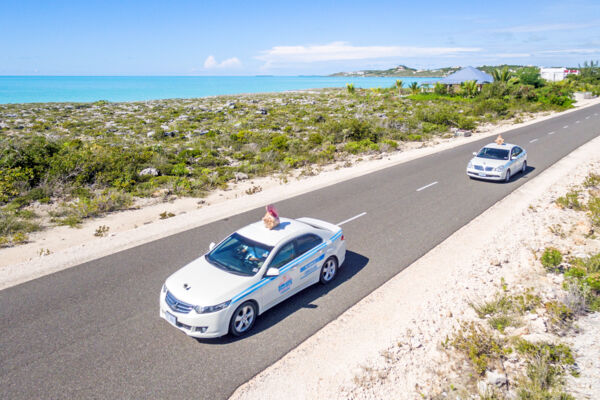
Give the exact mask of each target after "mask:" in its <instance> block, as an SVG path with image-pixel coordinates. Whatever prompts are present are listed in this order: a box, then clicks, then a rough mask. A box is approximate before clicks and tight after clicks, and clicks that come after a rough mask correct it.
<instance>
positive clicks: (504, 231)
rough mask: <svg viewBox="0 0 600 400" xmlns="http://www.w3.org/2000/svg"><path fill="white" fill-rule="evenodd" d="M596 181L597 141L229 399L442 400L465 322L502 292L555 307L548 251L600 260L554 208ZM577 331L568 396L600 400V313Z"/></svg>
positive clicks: (535, 331)
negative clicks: (575, 372)
mask: <svg viewBox="0 0 600 400" xmlns="http://www.w3.org/2000/svg"><path fill="white" fill-rule="evenodd" d="M592 171H593V172H595V173H599V172H600V138H597V139H594V140H593V141H591V142H589V143H588V144H586V145H584V146H582V147H580V148H579V149H577V150H575V151H574V152H572V153H571V154H570V155H568V156H566V157H565V158H563V159H562V160H561V161H559V162H558V163H556V164H555V165H554V166H552V167H551V168H549V169H548V170H546V171H544V172H543V173H542V174H540V176H538V177H536V178H535V179H533V180H532V181H530V182H528V183H527V184H525V185H523V186H521V187H520V188H519V189H517V190H516V191H515V192H513V193H512V194H510V195H509V196H507V197H506V198H505V199H503V200H502V201H500V202H498V203H497V204H496V205H494V206H493V207H491V208H490V209H488V210H487V211H486V212H485V213H483V214H482V215H480V216H479V217H477V218H476V219H474V220H473V221H472V222H470V223H469V224H467V225H466V226H464V227H463V228H461V229H460V230H459V231H457V232H456V233H455V234H453V235H452V236H451V237H449V238H448V239H446V240H445V241H444V242H442V243H441V244H440V245H438V246H437V247H436V248H434V249H432V250H431V251H430V252H429V253H427V254H426V255H425V256H423V257H422V258H421V259H419V260H418V261H416V262H415V263H414V264H412V265H410V266H409V267H408V268H406V269H405V270H403V271H402V272H401V273H399V274H398V275H397V276H396V277H394V278H393V279H391V280H390V281H388V282H387V283H386V284H385V285H383V286H382V287H380V288H379V289H378V290H376V291H375V292H373V293H372V294H370V295H369V296H367V297H366V298H364V299H363V300H362V301H360V302H359V303H358V304H356V305H355V306H354V307H352V308H351V309H349V310H348V311H346V312H345V313H344V314H342V315H341V316H340V317H339V318H337V319H336V320H334V321H332V322H331V323H329V324H328V325H327V326H325V327H324V328H323V329H322V330H321V331H319V332H318V333H316V334H315V335H313V336H312V337H310V338H309V339H307V340H306V341H305V342H303V343H302V344H301V345H299V346H298V347H297V348H296V349H294V350H293V351H291V352H290V353H288V354H287V355H286V356H284V357H283V358H282V359H281V360H280V361H278V362H277V363H275V364H274V365H272V366H271V367H269V368H268V369H266V370H265V371H263V372H261V373H260V374H258V375H257V376H256V377H255V378H253V379H252V380H251V381H249V382H248V383H246V384H245V385H243V386H241V387H240V388H238V390H237V391H236V392H235V393H234V394H233V395H232V397H231V398H232V399H235V400H239V399H277V398H281V397H282V396H285V397H286V398H287V399H313V398H331V399H380V398H396V399H415V398H438V396H441V397H439V398H446V397H447V396H448V395H449V394H448V393H447V391H448V388H451V387H453V386H455V385H456V382H460V381H461V376H459V375H460V372H459V371H460V369H459V368H457V363H456V360H455V359H454V358H453V357H452V355H451V353H449V352H448V351H445V350H444V349H443V348H442V346H441V343H443V342H444V341H446V340H447V338H448V337H450V336H451V335H452V333H453V332H454V331H455V330H456V329H457V328H458V326H459V321H461V320H462V321H465V320H467V321H468V320H474V319H476V314H475V312H474V310H473V308H472V307H471V306H470V305H469V304H470V303H472V302H476V301H480V300H481V299H490V298H491V297H492V295H493V294H494V293H497V292H498V291H500V290H502V288H503V287H509V288H518V289H524V288H527V287H536V288H537V289H539V290H540V291H541V293H542V295H543V297H544V298H545V299H558V298H560V296H562V293H563V292H562V289H561V283H562V277H561V276H558V275H552V274H548V273H547V272H546V271H545V270H544V269H543V267H541V264H540V262H539V260H538V257H539V255H540V254H541V252H542V251H543V249H544V248H545V247H547V246H553V247H557V248H558V249H560V250H561V251H563V254H569V253H571V254H578V253H581V254H591V253H597V252H598V251H600V240H599V239H598V237H597V236H598V235H595V236H594V235H592V236H591V237H590V236H589V235H587V233H588V232H589V224H588V225H586V221H585V217H582V215H581V214H580V213H576V212H570V210H567V211H565V210H562V209H560V208H559V207H558V206H557V205H556V204H555V200H556V198H558V197H559V196H563V195H564V194H565V193H566V192H568V191H569V190H570V188H571V187H572V186H573V185H575V184H578V183H580V182H582V181H583V179H584V178H585V177H586V176H587V175H588V174H589V173H590V172H592ZM490 227H492V228H490ZM557 230H559V231H560V232H566V233H568V234H567V235H559V234H557ZM563 236H564V237H563ZM545 318H546V317H544V316H543V312H541V311H540V315H537V314H533V315H532V316H531V317H530V318H529V319H530V321H529V322H528V323H527V324H526V325H525V327H524V328H521V330H520V331H519V332H513V333H514V334H516V335H521V337H526V338H528V339H529V340H548V341H552V340H555V339H556V337H555V335H552V334H551V332H549V331H548V328H547V323H546V322H547V321H546V320H545ZM577 325H578V327H579V330H578V332H579V334H578V335H575V336H573V335H572V336H569V337H568V341H569V343H570V344H571V347H572V349H573V350H574V352H575V356H576V361H577V363H578V366H579V368H580V377H578V378H572V377H569V379H568V390H569V391H570V392H571V393H573V394H574V395H575V397H576V398H582V399H586V398H589V399H592V398H600V384H599V381H598V376H600V366H599V364H598V360H599V359H600V338H599V337H598V335H597V332H598V330H599V329H600V319H599V318H598V313H595V314H589V315H587V316H585V317H582V318H580V319H579V320H578V322H577ZM509 361H510V360H509ZM515 362H516V361H515ZM509 367H510V365H509V366H507V369H508V368H509ZM513 367H514V368H517V366H516V365H514V366H513ZM509 372H510V371H509ZM291 382H293V384H292V383H291ZM448 398H451V397H448ZM452 398H454V397H452Z"/></svg>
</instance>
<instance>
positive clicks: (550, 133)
mask: <svg viewBox="0 0 600 400" xmlns="http://www.w3.org/2000/svg"><path fill="white" fill-rule="evenodd" d="M555 133H556V132H554V131H552V132H548V135H554V134H555Z"/></svg>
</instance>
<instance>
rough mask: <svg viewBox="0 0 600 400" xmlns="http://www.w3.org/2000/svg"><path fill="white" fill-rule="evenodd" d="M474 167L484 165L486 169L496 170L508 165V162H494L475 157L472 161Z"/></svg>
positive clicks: (489, 159)
mask: <svg viewBox="0 0 600 400" xmlns="http://www.w3.org/2000/svg"><path fill="white" fill-rule="evenodd" d="M471 162H472V163H473V165H484V166H486V167H492V168H496V167H499V166H500V165H506V163H508V160H493V159H491V158H482V157H474V158H473V159H471Z"/></svg>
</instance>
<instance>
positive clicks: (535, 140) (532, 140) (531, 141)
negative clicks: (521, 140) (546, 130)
mask: <svg viewBox="0 0 600 400" xmlns="http://www.w3.org/2000/svg"><path fill="white" fill-rule="evenodd" d="M538 140H539V139H537V138H536V139H531V140H530V141H529V143H533V142H537V141H538Z"/></svg>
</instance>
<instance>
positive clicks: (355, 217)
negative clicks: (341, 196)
mask: <svg viewBox="0 0 600 400" xmlns="http://www.w3.org/2000/svg"><path fill="white" fill-rule="evenodd" d="M366 214H367V212H366V211H365V212H361V213H360V214H358V215H355V216H354V217H352V218H348V219H347V220H345V221H342V222H338V223H337V224H336V225H337V226H342V225H344V224H345V223H348V222H350V221H354V220H355V219H357V218H360V217H362V216H363V215H366Z"/></svg>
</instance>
